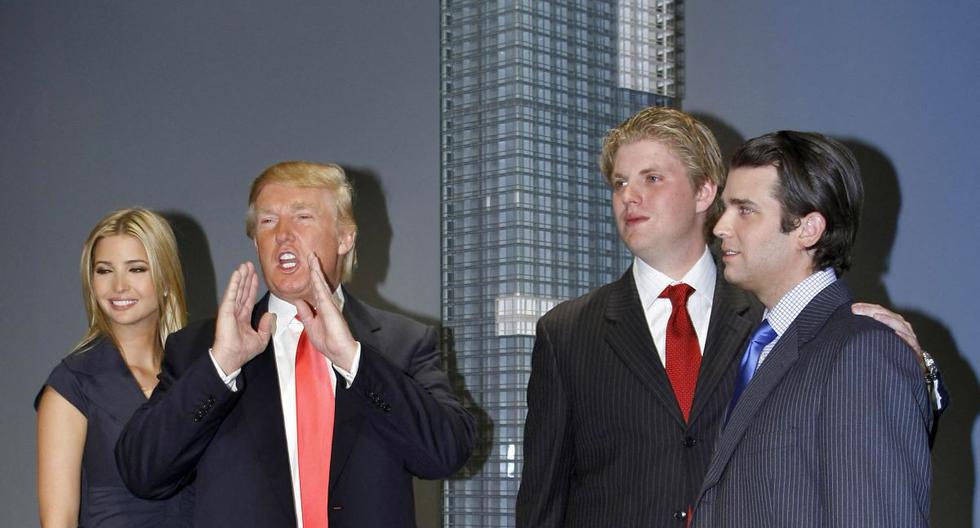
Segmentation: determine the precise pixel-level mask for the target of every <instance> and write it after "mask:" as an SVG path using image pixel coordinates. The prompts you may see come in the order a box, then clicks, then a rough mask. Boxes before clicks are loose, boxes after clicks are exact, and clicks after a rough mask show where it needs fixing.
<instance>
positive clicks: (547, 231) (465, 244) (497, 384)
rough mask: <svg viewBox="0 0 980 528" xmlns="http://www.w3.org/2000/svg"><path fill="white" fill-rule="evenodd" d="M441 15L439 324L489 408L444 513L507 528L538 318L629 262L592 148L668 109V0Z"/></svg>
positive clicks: (470, 7)
mask: <svg viewBox="0 0 980 528" xmlns="http://www.w3.org/2000/svg"><path fill="white" fill-rule="evenodd" d="M440 20H441V29H440V31H441V95H442V97H441V118H440V130H441V151H442V152H441V155H442V159H441V184H442V186H441V189H442V197H441V198H442V200H441V207H442V266H441V268H442V322H443V325H444V327H445V329H446V331H447V333H448V335H449V338H448V340H447V341H448V343H449V349H450V350H449V354H451V357H452V361H453V362H454V364H455V370H456V372H457V373H458V374H459V376H460V377H461V378H462V379H463V380H464V383H465V389H466V390H467V391H468V392H469V394H470V396H471V397H472V399H473V402H474V404H475V405H476V406H477V407H478V408H479V409H480V411H481V412H482V413H485V415H484V416H483V420H482V422H481V430H480V432H479V442H480V445H479V446H478V448H477V455H476V456H474V460H473V461H472V462H471V464H472V465H471V467H470V468H468V471H467V473H466V475H465V478H460V479H457V480H450V481H447V483H446V484H445V489H444V492H445V493H444V501H443V511H444V519H443V521H444V525H445V526H447V527H448V526H453V527H457V526H458V527H463V526H466V527H470V526H474V527H475V526H513V524H514V515H513V513H514V512H513V508H514V501H515V498H516V496H517V490H518V486H519V483H520V475H521V468H522V435H523V428H524V418H525V415H526V413H527V406H526V400H525V391H526V387H527V381H528V376H529V374H530V370H531V350H532V347H533V344H534V332H535V324H536V322H537V320H538V318H539V317H540V316H541V315H543V314H544V313H545V312H547V311H548V310H549V309H551V308H552V307H553V306H555V305H556V304H558V303H559V302H561V301H564V300H567V299H570V298H574V297H577V296H580V295H583V294H585V293H586V292H588V291H589V290H591V289H593V288H595V287H597V286H599V285H601V284H604V283H606V282H610V281H611V280H613V279H614V278H616V277H618V276H619V275H620V274H621V273H623V271H624V270H625V269H627V267H628V266H629V262H630V258H631V257H630V256H629V253H628V252H627V251H626V249H625V248H624V246H623V245H622V242H621V241H620V240H619V237H618V235H617V233H616V227H615V223H614V222H613V221H612V219H611V216H610V215H611V211H610V207H609V188H608V186H607V185H606V183H605V182H604V180H603V178H602V176H601V175H600V173H599V170H598V160H599V153H600V150H601V144H602V138H603V136H604V135H605V133H606V131H607V130H609V129H610V128H611V127H613V126H615V125H616V124H618V123H619V122H620V121H622V120H623V119H625V118H626V117H628V116H629V115H631V114H632V113H634V112H636V111H637V110H640V109H642V108H645V107H647V106H652V105H659V106H673V105H675V104H676V101H677V97H678V93H679V75H678V73H679V66H678V55H679V49H678V48H679V42H680V39H679V34H678V33H679V27H680V24H679V16H678V5H677V3H675V2H673V1H671V0H650V1H646V0H639V1H628V0H624V1H605V2H602V1H600V2H595V1H576V2H560V3H558V2H538V1H530V0H527V1H523V0H501V1H493V2H486V1H482V0H463V1H460V0H443V2H442V3H441V13H440ZM473 466H477V467H473Z"/></svg>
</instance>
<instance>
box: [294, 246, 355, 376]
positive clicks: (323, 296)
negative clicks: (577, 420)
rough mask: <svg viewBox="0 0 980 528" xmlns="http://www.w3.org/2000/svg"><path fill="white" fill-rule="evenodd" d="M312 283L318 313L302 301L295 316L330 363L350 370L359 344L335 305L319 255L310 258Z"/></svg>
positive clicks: (297, 306) (298, 304) (308, 336)
mask: <svg viewBox="0 0 980 528" xmlns="http://www.w3.org/2000/svg"><path fill="white" fill-rule="evenodd" d="M308 264H309V267H310V282H312V283H313V293H314V302H315V306H314V307H313V308H315V311H314V310H313V309H311V307H310V306H309V305H308V304H306V302H303V301H300V302H299V303H297V304H296V315H297V316H298V317H299V320H300V321H301V322H302V323H303V328H304V330H305V331H306V335H307V338H308V339H309V340H310V342H311V343H312V344H313V346H314V347H315V348H316V349H317V350H318V351H320V353H321V354H323V355H324V356H326V358H327V359H329V360H330V362H331V363H333V364H334V365H337V366H338V367H340V368H342V369H344V370H347V371H349V370H350V369H351V366H352V365H353V363H354V356H355V355H356V354H357V342H356V341H354V337H353V336H352V335H351V333H350V328H348V326H347V321H345V320H344V316H343V314H341V313H340V309H339V308H337V305H336V304H335V303H334V300H333V294H332V293H331V292H330V286H329V285H328V284H327V279H326V278H325V277H324V276H323V271H322V270H321V269H320V259H319V258H317V256H316V254H311V255H310V256H309V260H308Z"/></svg>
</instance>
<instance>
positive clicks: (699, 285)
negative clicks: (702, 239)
mask: <svg viewBox="0 0 980 528" xmlns="http://www.w3.org/2000/svg"><path fill="white" fill-rule="evenodd" d="M633 279H634V280H635V281H636V289H637V291H638V292H639V294H640V303H641V304H642V305H643V309H644V310H649V309H650V306H651V305H652V304H653V303H654V302H655V301H656V300H657V299H658V298H659V297H660V293H661V292H663V291H664V288H666V287H667V286H670V285H672V284H679V283H681V282H683V283H685V284H687V285H689V286H691V287H692V288H694V294H693V295H692V296H698V297H702V298H703V299H704V300H707V301H708V302H710V301H711V299H712V298H713V297H714V294H715V281H716V280H717V279H718V268H717V267H716V266H715V259H714V258H713V257H712V256H711V252H710V251H708V247H707V246H705V248H704V253H702V254H701V258H699V259H698V261H697V262H695V263H694V266H692V267H691V269H689V270H688V271H687V273H685V274H684V277H682V278H681V280H679V281H675V280H673V279H671V278H670V277H668V276H667V275H664V274H663V273H661V272H660V271H659V270H656V269H654V268H653V267H651V266H650V265H649V264H647V263H646V262H643V261H642V260H641V259H640V258H639V257H633Z"/></svg>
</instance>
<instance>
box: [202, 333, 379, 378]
mask: <svg viewBox="0 0 980 528" xmlns="http://www.w3.org/2000/svg"><path fill="white" fill-rule="evenodd" d="M354 342H355V343H357V351H356V352H354V361H351V364H350V372H348V371H346V370H344V369H342V368H340V367H338V366H337V365H334V366H333V368H334V369H335V370H336V371H337V372H339V373H340V375H341V376H342V377H343V378H344V380H345V381H346V382H347V384H346V386H344V388H345V389H349V388H350V386H351V384H353V383H354V377H355V376H357V367H358V366H360V364H361V342H360V341H354ZM215 365H217V363H215ZM218 370H220V369H218ZM239 370H241V369H239Z"/></svg>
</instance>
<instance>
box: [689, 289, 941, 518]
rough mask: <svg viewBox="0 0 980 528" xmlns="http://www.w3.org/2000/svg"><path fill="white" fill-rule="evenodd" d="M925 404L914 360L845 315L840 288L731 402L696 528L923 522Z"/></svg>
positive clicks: (877, 330) (864, 322)
mask: <svg viewBox="0 0 980 528" xmlns="http://www.w3.org/2000/svg"><path fill="white" fill-rule="evenodd" d="M931 422H932V409H931V407H930V405H929V398H928V395H927V393H926V387H925V384H924V383H923V380H922V372H921V369H920V367H919V365H918V363H917V362H916V359H915V354H913V353H912V352H911V350H910V349H909V348H908V346H907V345H906V344H905V343H904V342H902V340H901V339H900V338H899V337H898V336H896V335H895V332H893V331H892V330H891V329H889V328H887V327H886V326H884V325H882V324H881V323H878V322H877V321H875V320H874V319H872V318H870V317H861V316H857V315H854V314H852V313H851V297H850V292H849V291H848V289H847V286H846V285H845V284H844V282H843V281H837V282H835V283H834V284H832V285H830V286H828V287H827V288H825V289H824V290H823V291H822V292H820V293H819V294H818V295H817V296H816V297H815V298H814V299H813V300H812V301H811V302H810V303H809V304H808V305H807V307H806V308H805V309H804V310H803V311H802V312H801V313H800V315H799V316H798V317H797V318H796V320H795V321H794V322H793V324H792V325H790V327H789V328H788V329H787V330H786V332H785V333H784V334H783V335H782V336H781V337H780V338H779V341H778V342H777V343H776V346H775V347H774V348H773V350H772V352H771V353H770V354H769V356H768V357H767V358H766V360H765V361H764V362H763V363H762V365H760V366H759V369H758V371H757V372H756V374H755V377H754V378H753V379H752V382H751V383H750V384H749V385H748V387H747V388H746V389H745V392H744V393H743V394H742V396H741V398H740V399H739V401H738V405H736V407H735V409H734V410H733V412H732V415H731V417H730V419H729V422H728V424H727V425H726V426H725V429H724V432H723V433H722V436H721V438H719V440H718V444H717V448H716V452H715V455H714V457H713V459H712V461H711V465H710V466H709V469H708V473H707V476H706V477H705V482H704V485H703V488H702V491H701V493H700V498H699V501H698V505H697V507H696V509H695V512H694V525H695V526H696V527H699V528H726V527H742V526H772V527H793V528H798V527H811V526H812V527H824V526H854V527H861V528H873V527H882V528H884V527H896V526H902V527H907V526H927V525H928V522H929V488H930V482H931V474H930V458H929V428H930V426H931Z"/></svg>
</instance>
